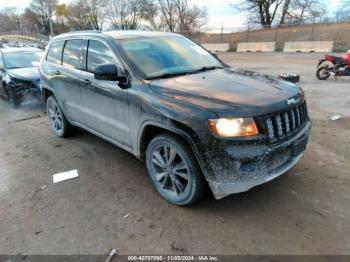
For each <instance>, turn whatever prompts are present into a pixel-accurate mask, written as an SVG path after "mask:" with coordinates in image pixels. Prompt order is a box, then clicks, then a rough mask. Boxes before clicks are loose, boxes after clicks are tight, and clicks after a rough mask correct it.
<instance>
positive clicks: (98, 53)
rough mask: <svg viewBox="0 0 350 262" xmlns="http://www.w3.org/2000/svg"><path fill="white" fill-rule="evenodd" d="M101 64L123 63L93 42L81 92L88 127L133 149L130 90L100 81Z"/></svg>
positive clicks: (89, 44) (116, 83)
mask: <svg viewBox="0 0 350 262" xmlns="http://www.w3.org/2000/svg"><path fill="white" fill-rule="evenodd" d="M101 64H119V63H118V59H117V57H116V55H115V54H114V52H113V51H112V50H111V48H110V47H109V45H108V43H106V42H105V41H102V40H97V39H96V40H94V39H91V40H89V43H88V49H87V59H86V65H87V67H86V72H85V74H84V76H83V79H82V81H83V84H82V90H81V91H82V97H83V103H84V106H85V110H84V111H85V113H86V121H87V125H88V127H89V128H91V129H92V130H93V131H96V132H97V133H99V134H100V135H102V136H104V137H105V138H107V139H110V140H113V141H115V142H118V143H119V144H121V145H123V146H126V147H130V144H131V143H130V132H129V126H128V102H127V90H125V89H121V88H120V87H119V86H118V82H116V81H105V80H96V79H95V78H94V71H95V68H96V66H97V65H101ZM119 66H120V64H119Z"/></svg>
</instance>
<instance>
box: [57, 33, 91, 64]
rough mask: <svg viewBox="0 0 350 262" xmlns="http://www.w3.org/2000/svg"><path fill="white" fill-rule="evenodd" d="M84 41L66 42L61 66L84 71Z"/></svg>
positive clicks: (85, 42) (85, 43)
mask: <svg viewBox="0 0 350 262" xmlns="http://www.w3.org/2000/svg"><path fill="white" fill-rule="evenodd" d="M86 45H87V41H86V40H80V39H74V40H68V41H67V42H66V45H65V46H64V50H63V58H62V64H63V65H64V66H66V67H70V68H75V69H81V70H85V67H84V66H83V64H84V63H83V61H84V53H85V51H86Z"/></svg>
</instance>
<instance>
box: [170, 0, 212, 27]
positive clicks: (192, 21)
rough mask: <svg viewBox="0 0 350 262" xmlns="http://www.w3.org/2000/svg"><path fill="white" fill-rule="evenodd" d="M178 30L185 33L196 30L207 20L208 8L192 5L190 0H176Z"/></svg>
mask: <svg viewBox="0 0 350 262" xmlns="http://www.w3.org/2000/svg"><path fill="white" fill-rule="evenodd" d="M175 6H176V16H177V24H178V26H177V30H178V31H179V32H180V33H184V32H187V31H191V30H196V29H198V28H200V27H202V26H203V25H204V24H205V23H206V22H207V17H208V13H207V9H206V8H200V7H198V6H196V5H193V6H190V5H189V3H188V0H175Z"/></svg>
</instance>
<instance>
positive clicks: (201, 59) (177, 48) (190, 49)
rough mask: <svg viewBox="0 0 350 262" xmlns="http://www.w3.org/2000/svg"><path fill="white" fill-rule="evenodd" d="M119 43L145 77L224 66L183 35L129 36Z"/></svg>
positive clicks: (179, 73)
mask: <svg viewBox="0 0 350 262" xmlns="http://www.w3.org/2000/svg"><path fill="white" fill-rule="evenodd" d="M119 42H120V43H121V46H122V48H123V49H124V51H125V53H126V55H127V57H128V59H129V60H130V61H131V63H132V64H133V65H134V67H136V68H137V69H138V71H139V72H140V73H141V74H142V75H143V77H144V78H145V79H154V78H165V77H171V76H175V75H181V74H188V73H196V72H199V71H205V70H212V69H216V68H223V65H222V63H221V62H220V61H218V60H217V59H216V58H214V57H213V56H212V55H211V54H210V53H209V52H207V51H206V50H205V49H203V48H202V47H200V46H199V45H197V44H196V43H194V42H192V41H190V40H189V39H187V38H185V37H182V36H167V37H145V38H132V39H122V40H119Z"/></svg>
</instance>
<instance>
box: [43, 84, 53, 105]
mask: <svg viewBox="0 0 350 262" xmlns="http://www.w3.org/2000/svg"><path fill="white" fill-rule="evenodd" d="M51 95H53V96H55V94H54V92H53V91H52V90H50V89H48V88H46V87H43V88H42V89H41V97H42V99H43V101H44V104H45V105H46V101H47V99H48V98H49V97H50V96H51Z"/></svg>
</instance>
